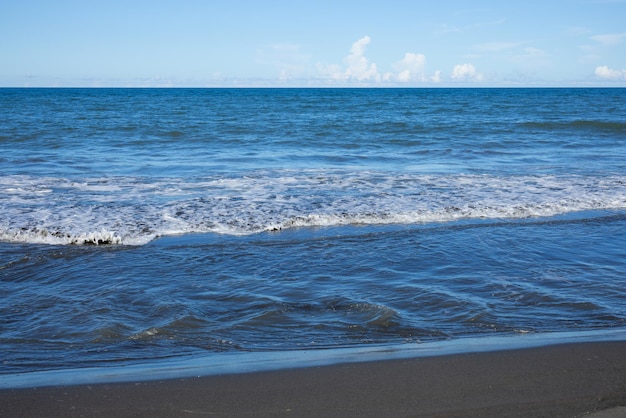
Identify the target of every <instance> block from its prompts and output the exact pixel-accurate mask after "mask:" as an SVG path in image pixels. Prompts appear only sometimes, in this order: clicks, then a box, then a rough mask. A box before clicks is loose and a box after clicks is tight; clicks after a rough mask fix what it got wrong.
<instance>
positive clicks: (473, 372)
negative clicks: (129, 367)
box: [0, 341, 626, 417]
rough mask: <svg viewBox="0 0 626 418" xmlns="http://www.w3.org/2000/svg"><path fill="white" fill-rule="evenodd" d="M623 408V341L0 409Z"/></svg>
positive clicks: (228, 379) (110, 412) (136, 412)
mask: <svg viewBox="0 0 626 418" xmlns="http://www.w3.org/2000/svg"><path fill="white" fill-rule="evenodd" d="M623 406H626V341H613V342H590V343H569V344H560V345H551V346H545V347H538V348H525V349H515V350H503V351H493V352H482V353H466V354H452V355H445V356H435V357H421V358H410V359H395V360H382V361H370V362H363V363H349V364H336V365H329V366H318V367H302V368H291V369H284V370H277V371H266V372H256V373H244V374H229V375H217V376H208V377H200V378H185V379H170V380H157V381H147V382H129V383H117V384H97V385H77V386H52V387H41V388H30V389H4V390H0V415H2V416H13V417H27V416H28V417H35V416H47V417H78V416H116V417H131V416H133V417H143V416H145V417H180V416H190V417H192V416H193V417H195V416H211V417H215V416H224V417H236V416H268V417H269V416H303V417H320V416H325V417H333V416H336V417H357V416H358V417H367V416H370V417H383V416H384V417H394V416H398V417H400V416H424V417H427V416H430V417H465V416H481V417H496V416H498V417H507V416H510V417H526V416H528V417H530V416H532V417H542V416H545V417H557V416H562V417H576V416H585V415H587V414H591V413H594V412H595V413H596V414H597V415H596V416H598V417H602V416H607V417H612V416H622V413H624V412H626V410H625V409H623V408H622V409H620V408H619V407H623ZM592 416H593V415H592Z"/></svg>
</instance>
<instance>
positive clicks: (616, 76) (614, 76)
mask: <svg viewBox="0 0 626 418" xmlns="http://www.w3.org/2000/svg"><path fill="white" fill-rule="evenodd" d="M596 77H599V78H602V79H604V80H626V70H614V69H612V68H609V67H607V66H606V65H604V66H601V67H596Z"/></svg>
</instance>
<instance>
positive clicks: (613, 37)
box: [591, 32, 626, 46]
mask: <svg viewBox="0 0 626 418" xmlns="http://www.w3.org/2000/svg"><path fill="white" fill-rule="evenodd" d="M591 39H593V40H594V41H596V42H599V43H601V44H602V45H606V46H610V45H617V44H620V43H622V42H624V40H626V32H624V33H608V34H605V35H594V36H592V37H591Z"/></svg>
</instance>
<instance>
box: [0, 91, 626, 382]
mask: <svg viewBox="0 0 626 418" xmlns="http://www.w3.org/2000/svg"><path fill="white" fill-rule="evenodd" d="M625 284H626V89H587V88H580V89H0V375H15V374H18V373H25V372H32V371H42V370H59V369H75V370H80V369H82V368H85V367H111V366H118V365H129V366H132V365H137V364H143V363H150V362H161V361H169V360H172V359H189V358H204V359H208V360H207V361H210V359H211V358H219V356H220V355H221V354H223V353H228V355H229V356H231V355H232V357H229V358H235V359H236V357H237V356H236V354H237V353H242V354H243V353H277V352H294V351H298V350H324V349H338V348H355V347H358V348H367V347H380V346H383V347H384V346H394V347H397V346H402V345H404V344H407V345H409V344H423V343H428V342H446V341H449V342H451V343H455V344H458V343H459V342H461V343H462V341H464V339H472V341H474V340H476V339H481V338H490V337H494V336H510V337H511V338H512V339H513V340H515V339H516V338H519V340H520V341H521V340H522V339H523V338H525V336H527V335H528V334H533V335H535V336H538V337H539V338H541V335H544V334H545V335H553V334H554V333H572V332H574V333H577V332H581V333H584V332H591V331H601V332H610V331H613V330H624V328H625V327H626V286H625ZM568 335H569V334H568ZM315 352H316V353H320V352H321V351H315Z"/></svg>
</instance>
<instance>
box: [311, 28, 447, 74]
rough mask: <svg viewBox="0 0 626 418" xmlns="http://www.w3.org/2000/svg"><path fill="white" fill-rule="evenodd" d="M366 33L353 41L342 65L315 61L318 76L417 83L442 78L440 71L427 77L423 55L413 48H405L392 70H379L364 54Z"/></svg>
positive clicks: (366, 42)
mask: <svg viewBox="0 0 626 418" xmlns="http://www.w3.org/2000/svg"><path fill="white" fill-rule="evenodd" d="M370 42H371V39H370V37H369V36H364V37H362V38H361V39H359V40H357V41H356V42H354V43H353V44H352V48H350V53H349V54H348V55H347V56H346V57H345V58H344V59H343V63H344V66H341V65H337V64H330V65H323V64H317V71H318V74H319V75H320V77H321V78H325V79H329V80H332V81H336V82H361V83H381V82H389V83H417V82H433V83H439V82H440V81H441V71H437V72H436V73H435V74H434V75H432V76H430V77H428V76H427V75H426V71H425V65H426V56H424V54H417V53H414V52H407V53H405V54H404V57H403V58H402V59H401V60H400V61H397V62H395V63H394V64H393V65H392V67H393V70H394V71H393V72H386V73H384V74H382V75H381V74H380V73H379V72H378V67H377V66H376V64H375V63H373V62H369V60H368V59H367V58H366V57H365V50H366V49H367V46H368V45H369V44H370Z"/></svg>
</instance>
